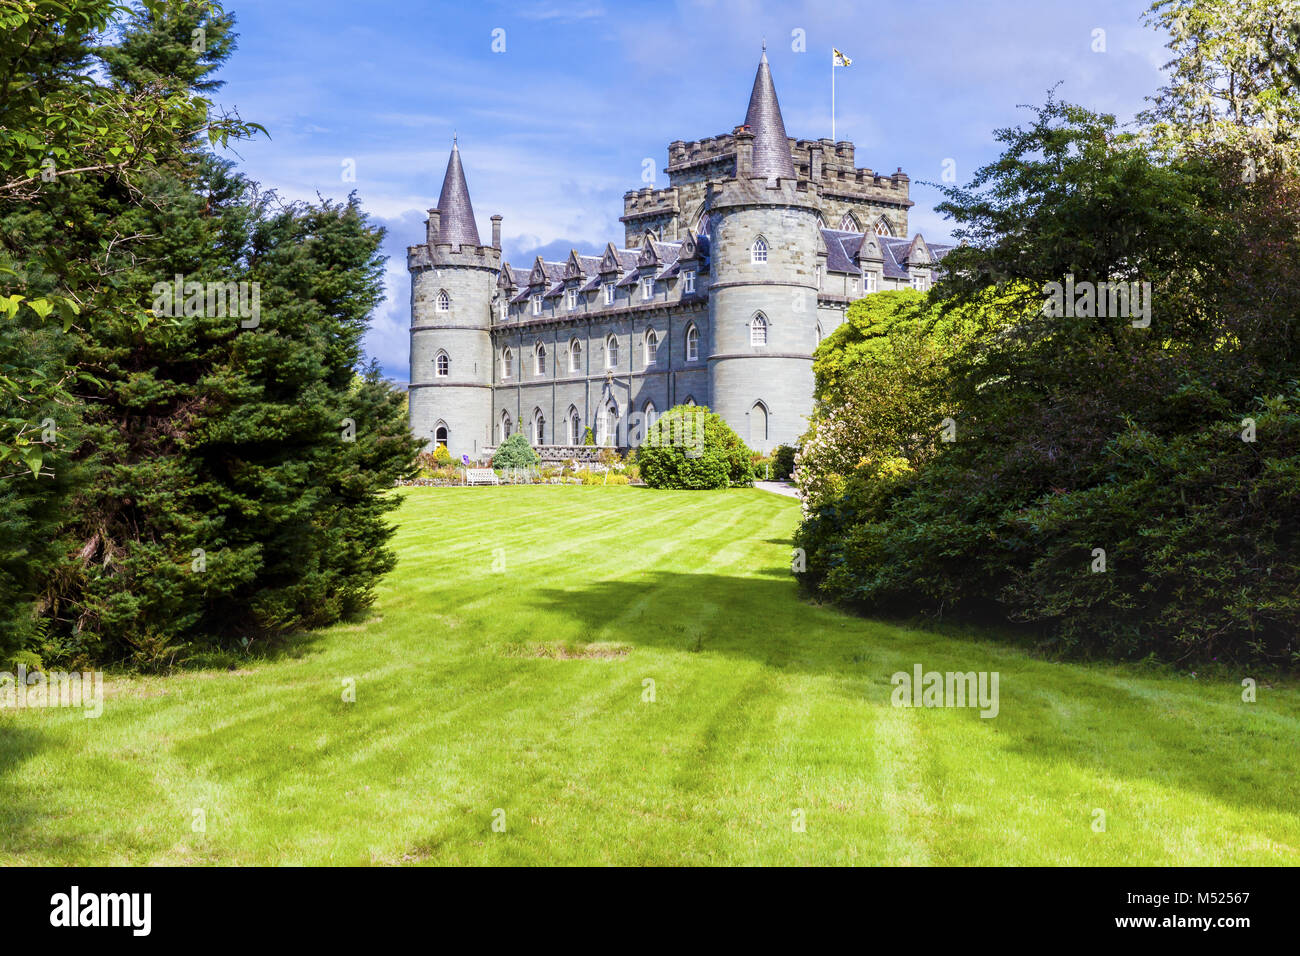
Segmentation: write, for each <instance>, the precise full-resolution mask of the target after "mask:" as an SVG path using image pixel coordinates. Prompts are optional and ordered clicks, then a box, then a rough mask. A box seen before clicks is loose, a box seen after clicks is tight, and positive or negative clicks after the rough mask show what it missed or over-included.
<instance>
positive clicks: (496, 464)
mask: <svg viewBox="0 0 1300 956" xmlns="http://www.w3.org/2000/svg"><path fill="white" fill-rule="evenodd" d="M541 460H542V459H541V458H540V457H539V456H538V454H537V452H535V451H533V446H532V445H530V444H528V439H527V438H525V437H524V434H523V432H515V433H514V434H513V435H511V436H510V437H509V438H507V439H506V440H505V441H503V442H502V443H501V444H500V446H498V447H497V450H496V453H495V454H493V455H492V467H493V468H527V467H528V466H529V465H536V464H537V463H538V462H540V461H541Z"/></svg>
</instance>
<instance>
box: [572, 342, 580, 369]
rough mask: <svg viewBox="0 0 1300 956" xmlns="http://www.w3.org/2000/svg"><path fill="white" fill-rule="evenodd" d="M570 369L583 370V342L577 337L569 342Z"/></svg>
mask: <svg viewBox="0 0 1300 956" xmlns="http://www.w3.org/2000/svg"><path fill="white" fill-rule="evenodd" d="M569 371H570V372H581V371H582V343H581V342H579V341H578V340H577V339H574V340H573V341H572V342H571V343H569Z"/></svg>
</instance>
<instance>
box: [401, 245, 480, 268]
mask: <svg viewBox="0 0 1300 956" xmlns="http://www.w3.org/2000/svg"><path fill="white" fill-rule="evenodd" d="M435 266H469V267H474V268H479V269H492V270H499V269H500V268H501V250H500V249H497V248H495V247H493V246H469V245H461V246H459V247H457V246H455V245H454V244H452V243H450V242H439V243H436V244H435V245H433V246H430V245H429V244H428V243H421V244H420V245H418V246H407V247H406V268H407V269H409V270H410V271H412V272H416V271H418V270H420V269H432V268H433V267H435Z"/></svg>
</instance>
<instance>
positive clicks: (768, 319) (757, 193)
mask: <svg viewBox="0 0 1300 956" xmlns="http://www.w3.org/2000/svg"><path fill="white" fill-rule="evenodd" d="M665 172H667V174H668V180H669V184H668V186H667V187H665V188H662V189H652V188H645V189H640V190H634V191H631V192H628V193H627V194H626V195H625V196H624V197H623V207H624V215H623V216H622V219H621V221H622V222H623V223H624V226H625V235H624V240H623V245H622V247H618V246H615V245H614V243H612V242H611V243H609V244H608V245H607V246H606V247H605V250H604V253H603V254H602V255H599V256H587V255H582V254H580V253H578V252H577V251H573V252H571V253H570V254H569V256H568V258H567V259H566V260H565V261H564V262H546V261H544V260H543V259H542V258H541V257H540V256H539V257H538V258H537V259H536V261H534V262H533V263H532V264H531V265H530V266H528V267H516V266H512V265H511V264H510V263H508V262H502V260H501V221H502V217H501V216H499V215H495V216H493V217H492V220H491V221H492V244H491V245H484V244H483V243H482V242H481V241H480V239H479V232H478V226H477V225H476V223H475V220H474V209H473V207H472V205H471V204H470V198H469V188H468V185H467V184H466V180H465V172H464V169H463V167H462V165H461V158H460V150H459V147H458V146H457V145H456V144H453V145H452V150H451V157H450V159H449V160H448V162H447V172H446V176H445V177H444V179H443V184H442V193H441V195H440V196H439V198H438V206H437V208H436V209H430V210H429V218H428V221H427V223H426V237H425V242H424V243H423V244H421V245H418V246H410V247H408V249H407V266H408V268H409V269H410V272H411V384H410V391H409V396H410V409H411V426H412V429H413V430H414V432H415V434H416V435H417V436H418V437H421V438H424V439H426V440H428V441H429V443H430V444H433V443H439V444H443V445H446V446H447V449H448V450H449V451H450V452H451V453H452V454H453V455H455V456H457V457H459V456H461V455H466V456H468V457H469V458H470V460H471V461H478V460H481V459H482V458H484V457H485V456H486V455H487V454H488V453H489V452H490V451H491V450H492V449H493V448H494V447H495V446H496V445H497V444H498V443H499V442H501V441H503V440H504V439H505V438H506V437H507V436H508V435H510V434H511V433H513V432H515V431H517V430H521V429H522V430H523V431H524V433H525V434H526V435H527V436H528V439H529V441H530V442H531V443H532V444H533V445H534V446H535V447H537V448H538V450H539V451H541V453H542V457H543V458H544V459H553V460H559V459H565V458H571V457H578V455H579V449H577V448H575V447H574V446H580V445H581V444H582V441H583V437H584V434H585V431H586V429H587V428H588V427H590V428H591V429H592V431H593V434H594V437H595V440H596V443H597V444H598V445H612V446H617V447H626V446H628V445H635V444H638V443H639V437H640V436H643V435H644V433H645V429H646V428H648V427H649V425H650V424H652V423H653V422H654V419H655V416H656V415H657V414H658V413H659V412H660V411H662V410H664V409H667V408H670V407H672V406H674V405H682V404H686V405H691V404H697V405H707V406H709V407H710V408H712V409H713V410H714V411H715V412H717V413H718V414H719V415H721V416H722V417H723V419H725V420H726V421H727V422H728V424H730V425H731V426H732V428H734V429H735V430H736V432H737V433H738V434H739V435H740V437H741V438H742V439H743V440H744V441H745V442H746V443H747V444H748V445H749V446H750V447H751V448H754V449H756V450H759V451H769V450H771V449H772V448H775V447H776V446H777V445H780V444H794V443H795V442H796V441H797V440H798V439H799V436H800V435H801V434H802V433H803V431H804V430H805V428H806V427H807V418H808V415H809V414H810V413H811V411H812V405H813V373H812V353H813V350H814V349H815V348H816V347H817V343H818V342H820V341H821V339H822V338H823V336H825V335H828V334H830V332H831V331H832V330H833V329H835V328H836V326H838V325H839V324H840V323H841V322H842V321H843V319H844V312H845V310H846V309H847V308H848V305H849V303H850V302H851V301H853V300H854V299H856V298H860V297H861V296H863V295H865V294H869V293H872V292H877V291H882V290H885V289H891V288H915V289H926V288H928V287H929V285H930V281H931V278H932V275H933V272H934V270H935V268H936V263H937V261H938V260H939V259H940V258H941V257H942V256H943V254H944V253H946V252H947V251H948V249H949V248H951V247H950V246H940V245H930V244H928V243H926V241H925V240H924V239H923V238H922V237H921V236H920V235H919V234H917V235H916V236H914V237H913V238H912V239H910V240H909V239H907V238H904V237H905V236H906V235H907V214H908V209H909V208H910V207H911V206H912V202H911V200H910V199H909V198H908V190H909V180H908V177H907V176H906V174H904V173H903V171H902V170H901V169H899V170H898V172H895V173H893V174H892V175H888V176H884V175H880V174H878V173H875V172H873V171H872V170H870V169H858V168H855V166H854V157H853V144H852V143H850V142H843V141H842V142H832V141H831V140H830V139H820V140H791V139H788V138H787V137H786V132H785V124H784V122H783V121H782V119H781V108H780V105H779V104H778V102H777V97H776V89H775V87H774V85H773V83H772V73H771V69H770V67H769V65H768V62H767V54H766V52H764V53H763V56H762V59H761V60H760V62H759V65H758V72H757V75H756V76H755V77H754V86H753V90H752V92H751V94H750V98H749V109H748V112H747V113H746V114H745V122H744V124H743V125H741V126H738V127H736V128H735V130H733V131H732V132H731V133H727V134H723V135H720V136H714V137H711V138H709V139H704V140H700V141H696V142H681V141H677V142H674V143H672V144H670V145H669V147H668V167H667V169H666V170H665Z"/></svg>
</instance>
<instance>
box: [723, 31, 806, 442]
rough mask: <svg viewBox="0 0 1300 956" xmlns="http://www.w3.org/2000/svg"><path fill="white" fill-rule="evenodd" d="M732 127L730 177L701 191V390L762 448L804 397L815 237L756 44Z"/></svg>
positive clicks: (791, 422)
mask: <svg viewBox="0 0 1300 956" xmlns="http://www.w3.org/2000/svg"><path fill="white" fill-rule="evenodd" d="M734 136H735V142H736V174H735V177H734V178H732V179H726V180H722V181H720V182H712V183H710V184H709V188H708V194H707V196H708V198H707V210H708V215H709V217H710V223H711V225H712V229H711V232H712V259H713V275H712V282H711V290H710V295H709V328H710V343H709V345H710V348H709V358H708V363H709V395H710V399H711V401H712V405H713V410H714V411H715V412H717V413H718V414H719V415H721V416H722V417H723V419H724V420H725V421H726V422H727V423H728V424H729V425H731V427H732V428H734V429H735V430H736V432H737V434H739V435H740V437H741V438H742V439H743V440H744V441H745V443H746V444H747V445H749V447H751V448H754V449H756V450H760V451H769V450H771V449H773V448H775V447H776V446H777V445H781V444H787V445H793V444H796V443H797V441H798V439H799V437H800V435H802V434H803V432H804V430H805V429H806V428H807V425H808V420H807V416H808V413H809V412H810V410H811V409H812V405H813V373H812V353H813V350H814V349H815V348H816V347H817V276H816V272H817V265H818V251H819V243H820V240H821V236H820V233H819V229H818V225H817V216H818V197H817V193H816V186H815V185H813V184H810V183H808V182H807V181H805V182H802V183H801V182H799V180H798V177H797V176H796V175H795V169H794V163H793V161H792V159H791V153H790V144H789V140H788V139H787V138H786V133H785V124H784V123H783V121H782V119H781V108H780V105H779V104H778V103H777V99H776V89H775V88H774V86H773V84H772V73H771V69H770V67H769V66H768V62H767V54H766V53H764V54H763V58H762V60H761V61H760V63H759V66H758V74H757V75H756V76H755V77H754V88H753V92H752V93H751V94H750V100H749V112H748V113H747V114H746V116H745V125H744V126H741V127H739V128H738V129H737V130H736V131H735V134H734Z"/></svg>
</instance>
